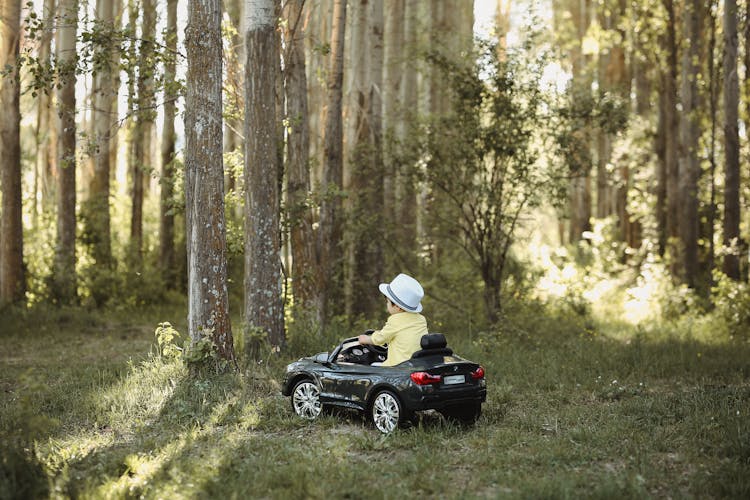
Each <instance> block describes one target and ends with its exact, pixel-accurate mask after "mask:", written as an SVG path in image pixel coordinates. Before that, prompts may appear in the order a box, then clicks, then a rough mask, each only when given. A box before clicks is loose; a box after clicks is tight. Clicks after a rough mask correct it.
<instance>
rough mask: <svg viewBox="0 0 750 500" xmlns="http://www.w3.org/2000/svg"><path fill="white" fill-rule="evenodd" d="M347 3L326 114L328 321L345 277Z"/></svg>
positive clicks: (323, 215) (339, 9) (334, 48)
mask: <svg viewBox="0 0 750 500" xmlns="http://www.w3.org/2000/svg"><path fill="white" fill-rule="evenodd" d="M346 4H347V1H346V0H334V4H333V24H332V29H331V54H330V70H329V73H328V84H327V87H328V95H327V106H326V114H325V120H324V122H325V136H324V146H323V180H322V182H321V190H322V193H323V201H322V203H321V206H320V227H319V231H318V242H317V244H318V249H319V255H320V265H321V268H322V270H323V272H322V273H321V276H322V279H321V283H320V289H321V290H322V293H323V294H324V296H323V298H322V304H323V312H322V314H321V316H322V317H323V318H324V320H327V319H328V311H329V310H330V308H331V304H330V302H332V301H338V300H340V298H339V296H338V295H337V293H336V290H339V289H340V288H337V287H336V286H335V280H336V279H337V278H340V276H341V264H342V253H341V252H342V249H341V246H340V245H339V243H340V240H341V196H340V192H341V188H342V177H343V149H344V145H343V123H342V97H343V96H342V94H343V91H342V88H343V80H344V34H345V30H346Z"/></svg>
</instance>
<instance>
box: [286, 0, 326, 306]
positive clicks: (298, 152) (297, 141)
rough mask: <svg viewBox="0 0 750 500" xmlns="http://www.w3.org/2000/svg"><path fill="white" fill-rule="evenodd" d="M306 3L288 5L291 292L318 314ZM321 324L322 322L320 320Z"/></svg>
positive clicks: (297, 301) (294, 0) (300, 303)
mask: <svg viewBox="0 0 750 500" xmlns="http://www.w3.org/2000/svg"><path fill="white" fill-rule="evenodd" d="M303 3H304V2H303V0H290V1H289V2H287V5H286V15H285V17H286V20H287V24H286V26H285V30H284V40H285V45H286V52H285V55H284V63H285V64H284V66H285V72H284V76H285V80H286V82H285V93H286V107H287V115H288V120H287V122H288V139H287V168H286V170H287V185H286V190H287V205H288V214H287V217H288V219H289V232H290V244H291V248H292V290H293V293H294V300H295V304H297V305H298V306H299V307H300V309H302V310H305V311H309V310H312V309H314V308H315V309H318V310H319V306H320V304H319V292H318V287H317V284H318V281H319V279H320V277H319V274H320V270H319V268H318V265H317V259H316V255H315V240H314V232H313V212H312V207H311V206H310V200H309V199H308V194H309V193H310V189H311V184H310V156H309V152H310V130H309V128H308V106H307V75H306V73H305V23H304V20H303V17H302V14H303V12H302V6H303ZM318 319H319V320H320V319H322V318H318Z"/></svg>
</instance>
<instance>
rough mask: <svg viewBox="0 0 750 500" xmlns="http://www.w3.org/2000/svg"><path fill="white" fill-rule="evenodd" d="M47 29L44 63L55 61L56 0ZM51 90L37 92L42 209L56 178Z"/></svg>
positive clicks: (47, 6) (37, 178) (37, 177)
mask: <svg viewBox="0 0 750 500" xmlns="http://www.w3.org/2000/svg"><path fill="white" fill-rule="evenodd" d="M42 16H43V17H42V19H43V20H44V21H43V22H44V31H43V32H42V36H41V38H40V40H39V52H38V59H39V64H40V65H42V67H48V66H49V65H50V63H51V59H50V49H51V46H52V35H53V32H54V30H53V25H54V19H55V0H44V6H43V11H42ZM51 96H52V94H51V92H41V93H40V94H39V95H38V96H37V101H36V104H37V122H36V166H35V172H34V184H35V186H34V193H41V209H42V211H49V210H50V208H51V204H52V202H53V201H52V200H53V199H54V196H53V193H54V179H53V176H52V171H53V169H54V165H55V164H56V152H55V143H56V137H57V136H56V131H55V127H54V126H53V124H54V123H55V118H54V116H55V115H54V109H53V107H52V98H51ZM34 198H35V200H34V214H35V215H36V214H37V212H38V210H39V209H38V207H37V203H36V195H35V196H34Z"/></svg>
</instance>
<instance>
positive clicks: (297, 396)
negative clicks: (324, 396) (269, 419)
mask: <svg viewBox="0 0 750 500" xmlns="http://www.w3.org/2000/svg"><path fill="white" fill-rule="evenodd" d="M291 399H292V409H293V410H294V413H296V414H297V415H299V416H300V417H302V418H304V419H307V420H314V419H316V418H318V415H320V412H321V410H322V409H323V405H322V404H321V403H320V390H319V389H318V386H317V385H315V382H313V381H312V380H310V379H302V380H300V381H299V382H297V383H296V384H294V389H292V398H291Z"/></svg>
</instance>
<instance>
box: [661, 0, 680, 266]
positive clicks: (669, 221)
mask: <svg viewBox="0 0 750 500" xmlns="http://www.w3.org/2000/svg"><path fill="white" fill-rule="evenodd" d="M663 2H664V7H665V9H666V11H667V33H666V40H665V42H666V51H667V54H666V59H667V60H666V67H665V68H664V70H663V71H664V77H663V82H664V85H663V94H664V95H663V98H664V99H665V101H664V106H665V108H664V113H665V115H664V126H665V129H664V138H665V149H664V163H665V167H666V195H667V197H666V220H665V225H666V234H665V236H666V247H667V253H668V255H669V259H670V268H671V271H672V275H673V276H675V277H679V276H680V271H681V270H682V269H683V264H682V263H683V261H684V255H682V252H681V249H680V245H679V243H678V242H679V238H680V231H679V220H680V168H679V167H680V166H679V155H680V141H679V138H680V115H679V114H678V113H677V103H678V97H677V72H678V64H677V56H678V46H677V34H676V30H677V27H676V25H677V19H676V13H675V8H674V3H673V0H663Z"/></svg>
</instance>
